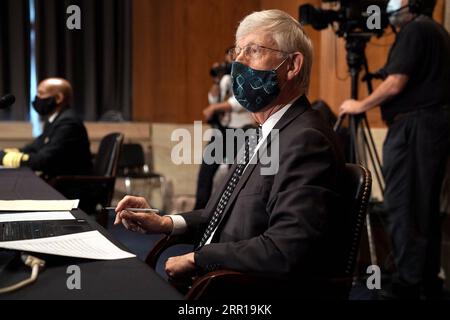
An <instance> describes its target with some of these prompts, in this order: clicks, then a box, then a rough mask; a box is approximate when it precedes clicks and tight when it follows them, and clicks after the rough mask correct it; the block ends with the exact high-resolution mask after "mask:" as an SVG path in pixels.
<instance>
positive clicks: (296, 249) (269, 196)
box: [116, 10, 344, 295]
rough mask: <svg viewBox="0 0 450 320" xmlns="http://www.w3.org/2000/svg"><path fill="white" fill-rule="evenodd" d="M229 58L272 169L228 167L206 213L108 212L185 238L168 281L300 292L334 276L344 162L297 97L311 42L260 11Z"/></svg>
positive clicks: (284, 19)
mask: <svg viewBox="0 0 450 320" xmlns="http://www.w3.org/2000/svg"><path fill="white" fill-rule="evenodd" d="M232 54H233V60H234V62H233V67H232V78H233V91H234V94H235V96H236V99H237V100H238V101H239V103H240V104H241V105H242V106H243V107H244V108H246V109H247V110H249V111H250V112H251V113H252V116H253V118H254V120H255V121H256V122H257V123H258V124H259V125H260V126H261V129H262V132H261V133H262V137H261V138H262V139H261V140H260V141H261V142H260V144H259V145H258V146H257V148H259V149H258V152H261V151H262V150H261V149H262V148H263V145H264V144H265V145H266V146H267V147H268V148H269V147H270V145H271V143H273V141H274V140H273V138H274V137H277V139H278V145H279V148H278V151H279V154H277V155H276V156H277V157H276V158H277V159H278V161H279V163H278V170H277V171H276V172H273V174H270V175H264V174H263V173H262V172H264V170H262V169H263V164H262V163H261V161H259V160H257V161H254V162H253V161H252V162H250V163H248V160H249V158H252V155H251V154H250V156H249V157H246V161H244V162H240V161H237V163H236V164H235V165H234V166H233V167H232V168H231V170H230V171H231V173H230V175H229V177H228V178H227V179H226V181H225V183H224V185H223V186H222V188H221V192H219V193H217V195H215V196H213V197H212V198H211V200H210V201H209V203H208V205H207V207H206V208H205V209H203V210H199V211H194V212H189V213H185V214H181V215H175V216H165V217H160V216H158V215H153V214H150V215H149V214H143V213H136V212H129V211H126V210H125V209H126V208H130V207H133V208H136V207H137V208H148V207H149V204H148V203H147V202H146V201H145V199H143V198H135V197H126V198H124V199H123V200H122V201H121V202H120V203H119V205H118V207H117V209H116V211H117V217H116V224H119V223H123V224H124V225H125V226H126V227H127V228H129V229H130V230H133V231H137V232H145V233H165V234H168V235H179V234H186V235H191V236H193V237H194V239H196V244H197V245H196V247H195V251H194V252H192V253H189V254H187V255H184V256H180V257H174V258H170V259H169V260H168V261H167V262H166V272H167V274H168V275H169V277H171V278H173V279H176V280H180V279H186V278H190V277H193V276H196V275H199V274H202V273H205V272H208V271H213V270H217V269H228V270H235V271H240V272H250V273H255V274H263V275H267V276H271V277H275V278H276V279H280V280H281V279H287V280H289V282H290V283H302V284H304V287H303V288H304V289H305V291H308V289H306V288H313V287H314V286H315V284H317V282H315V280H312V279H324V278H325V277H327V276H328V275H329V274H331V273H332V272H333V270H334V269H335V267H336V263H337V259H335V257H336V256H337V255H338V254H339V252H340V248H341V246H340V240H341V239H342V237H339V236H337V234H338V233H339V231H340V230H339V229H340V226H341V224H342V220H344V219H342V217H341V215H340V213H341V212H340V209H339V208H340V205H339V203H340V198H341V197H340V192H341V191H342V187H341V186H342V183H341V176H342V172H343V168H344V160H343V157H342V154H341V151H340V149H339V147H338V146H337V144H336V142H335V136H334V133H333V132H332V130H331V129H330V128H329V126H327V125H326V124H325V123H324V122H323V120H322V118H321V116H320V114H318V113H317V112H316V111H313V110H312V109H311V106H310V104H309V102H308V100H307V98H306V96H305V95H306V93H307V91H308V86H309V82H310V74H311V66H312V58H313V57H312V56H313V49H312V44H311V41H310V39H309V38H308V36H307V35H306V34H305V32H304V31H303V29H302V27H301V25H300V24H299V23H298V22H297V21H296V20H295V19H294V18H292V17H291V16H289V15H288V14H286V13H284V12H282V11H279V10H268V11H261V12H256V13H253V14H251V15H249V16H248V17H246V18H245V19H244V20H243V21H242V22H241V23H240V25H239V28H238V30H237V34H236V47H235V48H234V49H233V51H232ZM272 156H273V155H272ZM258 159H259V158H258ZM273 293H275V292H273ZM265 294H270V293H268V292H265ZM275 294H277V295H279V294H280V292H276V293H275Z"/></svg>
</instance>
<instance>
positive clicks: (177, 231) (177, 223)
mask: <svg viewBox="0 0 450 320" xmlns="http://www.w3.org/2000/svg"><path fill="white" fill-rule="evenodd" d="M166 217H169V218H170V219H172V222H173V230H172V233H171V236H179V235H181V234H184V233H186V230H187V223H186V220H185V219H184V218H183V217H182V216H180V215H177V214H173V215H167V216H166Z"/></svg>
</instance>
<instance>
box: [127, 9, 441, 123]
mask: <svg viewBox="0 0 450 320" xmlns="http://www.w3.org/2000/svg"><path fill="white" fill-rule="evenodd" d="M444 2H445V0H438V6H437V10H436V14H435V16H436V17H435V18H436V20H438V21H441V22H442V20H443V16H444ZM304 3H311V4H313V5H315V6H319V5H320V3H321V1H320V0H309V1H304V0H300V1H299V0H226V1H225V0H133V115H134V120H135V121H149V122H162V123H192V122H193V121H194V120H202V110H203V108H205V107H206V106H207V98H206V97H207V92H208V90H209V87H210V85H211V79H210V77H209V69H210V67H211V65H212V64H213V63H214V62H216V61H222V60H223V56H224V50H225V49H226V48H227V47H228V46H229V45H231V44H233V42H234V33H235V30H236V27H237V25H238V23H239V21H240V20H242V18H244V17H245V16H246V15H248V14H249V13H251V12H253V11H258V10H263V9H273V8H276V9H281V10H284V11H286V12H288V13H290V14H291V15H292V16H294V17H296V18H298V8H299V6H300V5H301V4H304ZM306 30H307V32H308V34H309V35H310V37H311V38H312V40H313V43H314V51H315V62H314V68H313V75H312V82H311V89H310V93H309V97H310V100H315V99H323V100H325V101H326V102H328V103H329V104H330V105H331V106H332V107H333V108H334V109H337V108H338V107H339V105H340V104H341V103H342V102H343V101H344V100H345V99H347V98H348V97H349V96H350V83H349V79H348V72H347V64H346V57H345V55H346V53H345V49H344V47H345V44H344V42H343V41H342V39H338V38H337V37H336V36H335V35H334V33H333V32H332V30H331V29H329V30H325V31H321V32H319V31H315V30H313V29H312V28H310V27H307V28H306ZM393 41H394V36H393V35H392V34H390V35H385V36H384V37H382V38H381V39H372V41H371V42H370V43H369V45H368V48H367V56H368V60H369V64H370V69H371V71H374V70H377V69H379V68H381V67H382V66H383V65H384V63H385V61H386V57H387V54H388V51H389V46H390V45H391V44H392V42H393ZM360 92H361V93H360V95H361V97H364V96H366V95H367V94H366V92H367V90H366V87H365V86H363V85H361V88H360ZM369 118H370V120H371V123H372V125H373V126H375V127H379V126H383V124H382V122H381V119H380V116H379V112H378V111H374V112H370V113H369Z"/></svg>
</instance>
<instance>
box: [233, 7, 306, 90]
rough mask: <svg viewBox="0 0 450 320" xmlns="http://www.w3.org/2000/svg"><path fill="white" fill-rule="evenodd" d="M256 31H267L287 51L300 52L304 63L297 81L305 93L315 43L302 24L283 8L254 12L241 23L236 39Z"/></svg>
mask: <svg viewBox="0 0 450 320" xmlns="http://www.w3.org/2000/svg"><path fill="white" fill-rule="evenodd" d="M254 32H265V33H267V34H268V35H269V36H271V37H272V39H273V40H274V41H275V42H276V43H277V45H278V49H279V50H281V51H284V52H287V53H294V52H300V53H301V54H302V55H303V65H302V70H301V71H300V73H299V75H298V77H297V81H298V83H299V85H300V86H301V88H302V90H303V92H304V93H307V92H308V89H309V83H310V78H311V69H312V62H313V45H312V42H311V39H310V38H309V37H308V35H307V34H306V33H305V31H304V30H303V28H302V26H301V24H300V23H299V22H298V21H297V20H295V19H294V18H293V17H291V16H290V15H289V14H287V13H286V12H283V11H281V10H265V11H259V12H254V13H252V14H251V15H249V16H247V17H245V18H244V20H242V22H241V23H240V24H239V27H238V29H237V32H236V39H240V38H242V37H245V36H247V35H248V34H250V33H254Z"/></svg>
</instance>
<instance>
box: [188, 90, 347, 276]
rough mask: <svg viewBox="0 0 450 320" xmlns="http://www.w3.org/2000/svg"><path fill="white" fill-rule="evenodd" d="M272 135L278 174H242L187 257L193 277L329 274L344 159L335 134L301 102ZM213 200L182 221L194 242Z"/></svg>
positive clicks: (255, 167)
mask: <svg viewBox="0 0 450 320" xmlns="http://www.w3.org/2000/svg"><path fill="white" fill-rule="evenodd" d="M274 129H278V130H279V152H280V163H279V171H278V173H277V174H276V175H271V176H263V175H261V170H260V169H261V163H258V164H251V165H250V166H249V167H248V168H247V169H246V171H245V172H244V174H243V176H242V178H241V180H240V182H239V184H238V186H237V188H236V190H235V192H234V193H233V195H232V198H231V200H230V202H229V203H228V206H227V208H226V209H225V214H224V218H223V220H222V222H221V223H220V225H219V228H218V230H217V232H216V234H215V236H214V239H213V243H212V244H210V245H207V246H205V247H204V248H203V249H201V250H199V251H198V252H196V254H195V260H196V264H197V266H198V267H199V268H200V269H201V270H203V271H207V272H209V271H213V270H215V269H230V270H235V271H241V272H252V273H257V274H265V275H272V276H276V277H287V278H288V279H292V278H293V277H295V278H306V277H310V276H312V275H314V276H318V277H321V276H324V275H326V274H330V273H333V271H336V267H337V263H338V262H337V260H336V259H335V257H336V256H339V254H340V250H341V246H340V243H341V241H340V237H339V235H338V233H339V230H340V226H341V224H342V223H343V220H344V219H341V218H342V216H341V210H340V208H341V206H340V192H341V191H342V190H341V189H340V185H341V176H342V175H343V170H344V160H343V155H342V152H341V150H340V147H339V146H338V145H337V144H336V140H335V135H334V133H333V132H332V130H331V129H330V127H329V125H328V124H326V123H325V122H324V121H323V119H322V117H321V116H320V114H319V113H318V112H317V111H314V110H312V109H311V106H310V104H309V102H308V100H307V99H306V97H301V98H300V99H299V100H298V101H296V102H295V103H294V104H293V105H292V106H291V108H290V109H289V110H288V111H287V112H286V113H285V114H284V116H283V117H282V118H281V119H280V121H279V122H278V123H277V125H276V126H275V128H274ZM230 171H231V172H233V171H234V167H233V168H232V169H231V170H230ZM228 179H229V178H228ZM228 179H227V180H228ZM224 186H225V184H224ZM221 194H222V192H219V193H218V194H217V195H215V196H214V197H212V198H211V200H210V202H209V203H208V205H207V207H206V208H205V209H204V210H199V211H194V212H191V213H186V214H183V215H182V216H183V217H184V218H185V220H186V222H187V224H188V232H189V233H190V234H191V235H194V236H196V237H197V238H196V239H197V240H199V239H200V237H201V235H202V234H203V232H204V231H205V229H206V226H207V223H208V221H209V219H210V217H211V216H212V214H213V212H214V209H215V207H216V205H217V202H218V200H219V198H220V196H221Z"/></svg>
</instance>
